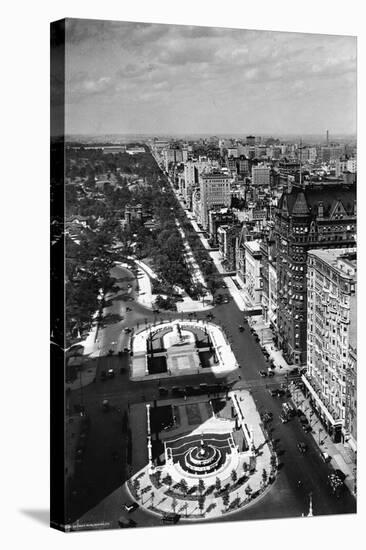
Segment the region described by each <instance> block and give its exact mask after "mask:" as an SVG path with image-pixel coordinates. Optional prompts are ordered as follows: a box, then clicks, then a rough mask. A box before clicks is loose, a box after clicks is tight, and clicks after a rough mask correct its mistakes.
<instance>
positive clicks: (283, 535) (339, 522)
mask: <svg viewBox="0 0 366 550" xmlns="http://www.w3.org/2000/svg"><path fill="white" fill-rule="evenodd" d="M361 6H362V2H361V1H353V0H348V1H347V2H343V1H342V2H340V1H338V0H337V1H334V0H333V1H330V0H329V1H328V0H327V1H325V0H317V1H315V0H314V1H313V0H305V1H304V2H294V1H284V0H278V1H271V0H259V1H258V2H254V0H253V1H252V2H244V1H234V0H233V1H231V0H225V1H216V0H215V1H214V2H212V1H211V2H209V1H207V2H203V1H201V2H199V1H197V0H196V1H194V0H185V1H183V0H181V1H178V2H177V1H171V0H170V1H169V0H166V1H163V0H161V1H159V0H151V1H150V2H149V0H144V1H142V0H139V1H138V2H131V1H130V2H117V1H114V2H113V1H109V0H98V1H96V0H87V1H79V2H76V1H75V0H73V1H69V0H63V1H62V2H54V1H53V2H41V1H31V2H26V1H24V2H16V1H13V2H10V3H9V2H8V3H6V4H3V5H2V10H1V23H2V25H1V32H0V36H1V41H2V45H1V50H0V51H1V56H2V64H1V73H2V74H1V76H2V79H1V88H0V89H1V93H2V100H1V107H2V108H3V109H2V111H3V114H2V117H1V122H2V128H1V132H0V135H1V138H2V147H1V153H2V155H1V171H0V178H1V184H0V185H1V195H0V197H1V203H0V204H1V215H0V220H1V237H2V239H1V243H2V245H1V271H0V272H1V277H2V283H1V297H2V300H1V306H2V315H1V321H2V322H1V327H2V328H1V332H0V338H1V350H2V356H1V374H2V376H1V382H0V383H1V390H0V391H1V399H0V403H1V421H2V422H1V433H0V437H1V440H0V448H1V453H0V457H1V458H0V460H1V464H0V472H1V484H0V506H1V516H0V522H1V529H0V540H1V541H2V542H1V546H2V548H6V549H8V548H21V549H22V548H27V547H37V548H38V549H43V548H50V547H52V548H53V549H56V548H57V549H58V548H62V547H64V546H65V545H66V544H67V545H68V547H69V548H80V546H81V545H82V546H84V545H85V546H86V545H87V546H88V547H89V548H92V549H94V548H100V547H101V546H102V545H103V546H104V545H105V546H108V547H110V548H111V547H113V548H114V547H115V546H116V545H117V544H120V545H121V546H122V545H123V546H124V545H130V546H131V545H133V546H134V547H135V548H139V547H140V546H142V545H143V544H144V545H145V546H146V547H148V548H149V549H150V548H155V547H158V546H165V545H167V546H169V547H171V548H174V549H175V548H179V549H180V548H186V547H187V546H188V545H194V547H197V546H198V547H199V548H204V549H205V548H206V547H207V546H209V547H210V546H211V545H212V544H213V545H214V547H216V546H219V545H220V546H221V545H226V546H227V547H229V545H230V546H233V547H239V548H242V549H245V548H248V547H250V548H254V549H257V548H265V547H267V546H269V547H270V548H282V549H283V548H293V547H296V548H314V549H318V548H319V549H323V548H324V549H325V548H327V549H328V548H330V547H331V546H332V545H336V547H337V548H340V547H343V548H345V547H346V546H348V545H352V547H353V548H360V547H361V546H362V547H365V546H364V541H363V540H362V538H361V537H362V534H363V533H364V535H363V537H364V538H365V534H366V528H365V526H363V529H362V522H363V521H365V519H366V517H365V497H364V495H362V494H360V495H359V499H358V507H359V513H358V515H357V516H352V517H340V516H338V517H337V516H335V517H328V518H316V517H314V518H312V519H293V520H276V521H255V522H241V523H231V524H230V523H224V524H223V523H222V524H220V523H218V524H214V525H213V524H210V526H204V525H200V526H193V527H176V528H173V529H168V528H155V529H138V530H125V531H107V532H106V531H105V532H91V533H78V534H69V535H65V534H62V533H59V532H57V531H55V530H51V529H49V528H48V506H49V504H48V503H49V458H48V456H49V435H48V432H49V397H48V396H49V359H48V353H49V352H48V334H49V322H48V317H49V253H48V239H49V227H48V226H49V218H48V216H49V204H48V203H49V23H50V22H51V21H52V20H56V19H61V18H63V17H84V18H95V19H98V18H99V19H117V20H126V21H152V22H161V23H182V24H199V25H207V26H227V27H241V28H249V29H250V28H254V29H269V30H282V31H301V32H318V33H328V34H352V35H357V36H358V37H359V39H358V46H359V91H358V97H359V136H358V137H359V142H358V150H359V153H360V155H359V156H360V157H361V156H362V155H363V154H364V150H365V147H364V145H365V142H364V127H365V126H364V123H361V121H363V120H365V119H364V115H365V109H364V107H363V105H364V103H365V97H366V96H365V86H364V83H365V82H364V74H365V71H364V69H363V70H361V69H362V65H363V66H364V65H365V55H364V53H365V50H364V42H365V31H364V29H363V26H364V25H365V23H364V21H365V18H364V17H363V14H362V8H361ZM4 121H5V127H3V123H4ZM359 160H360V163H359V172H358V188H359V197H358V212H359V216H358V222H359V227H360V229H359V233H358V242H359V245H360V244H361V246H360V247H359V268H361V264H362V265H363V262H361V261H360V259H361V260H363V249H364V247H363V246H362V239H363V238H364V227H365V226H364V223H363V218H364V217H365V216H364V210H365V200H364V199H365V193H364V190H363V189H364V187H365V185H366V182H365V181H363V180H364V169H363V167H364V162H361V161H362V160H363V159H361V158H360V159H359ZM359 271H360V276H359V281H360V283H361V285H360V286H362V285H364V284H365V283H364V282H363V280H364V277H362V274H363V269H362V270H361V269H359ZM359 296H360V297H359V362H358V365H359V367H358V372H359V400H358V404H359V411H358V418H359V449H360V451H359V479H360V483H359V492H360V493H361V492H362V491H364V490H365V483H364V479H365V475H364V465H365V461H364V457H365V454H364V452H363V450H364V438H362V435H363V434H362V432H365V428H364V424H363V422H362V421H361V419H362V418H366V416H365V407H364V406H363V401H365V398H363V399H362V397H360V396H363V395H365V394H364V391H366V390H365V387H364V383H363V381H364V379H365V376H364V375H363V373H362V371H363V370H364V367H365V364H364V361H363V358H364V353H363V350H362V349H361V347H362V339H363V336H364V335H363V328H364V326H365V323H363V310H362V304H363V303H364V300H363V297H364V291H362V289H360V293H359ZM60 437H61V434H60ZM112 545H113V546H112ZM131 547H132V546H131Z"/></svg>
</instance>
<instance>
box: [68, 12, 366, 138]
mask: <svg viewBox="0 0 366 550" xmlns="http://www.w3.org/2000/svg"><path fill="white" fill-rule="evenodd" d="M66 74H67V101H68V103H69V104H70V105H71V104H74V103H77V104H78V108H79V111H80V113H81V106H83V107H82V108H83V110H85V113H89V116H87V115H86V114H85V115H84V117H83V120H84V121H88V120H90V119H91V117H92V118H93V117H94V118H95V119H98V117H100V121H99V122H98V124H97V126H98V128H99V127H100V126H102V125H103V124H106V122H105V121H106V120H107V119H106V116H105V112H104V111H103V112H104V114H103V116H104V118H103V119H102V118H101V117H102V114H101V109H99V108H98V106H99V105H103V109H107V110H108V112H110V113H111V114H110V115H109V116H110V119H111V120H112V122H111V123H108V124H114V123H116V122H115V120H116V117H113V113H116V112H121V109H122V111H123V112H124V113H125V115H124V116H127V115H126V113H127V111H131V112H133V113H134V116H133V121H134V122H135V123H136V124H137V126H143V124H144V123H145V122H144V121H147V120H152V118H151V117H147V112H148V109H149V108H150V109H151V108H152V106H153V109H154V120H159V119H162V120H164V121H165V122H164V123H165V124H168V121H169V118H170V120H171V121H172V124H173V121H174V124H175V123H176V124H178V122H177V121H179V120H180V118H182V117H183V118H185V119H186V122H187V124H188V121H191V123H192V124H197V123H198V120H199V121H200V123H201V124H202V125H204V124H205V123H204V121H205V120H206V121H207V127H209V126H211V124H212V120H217V123H218V124H219V123H220V124H221V123H224V121H225V120H227V121H229V123H230V125H234V122H233V121H234V120H235V117H236V115H238V116H239V117H240V116H243V120H244V121H247V120H252V121H253V122H252V126H251V127H252V128H253V130H254V128H255V120H256V117H258V120H259V116H260V115H259V110H262V111H263V109H264V105H265V106H266V107H265V108H266V109H269V107H270V104H273V105H276V109H277V111H278V110H280V111H281V112H285V111H286V110H288V111H289V112H292V106H293V105H294V104H295V103H296V102H298V101H302V102H303V107H302V108H303V110H304V112H305V111H306V110H307V109H308V110H309V112H313V111H314V108H313V106H311V105H310V98H311V101H313V102H314V101H318V100H319V101H323V99H319V98H324V97H326V96H327V94H331V96H332V102H331V105H330V106H329V108H328V107H327V105H326V104H324V105H323V109H325V111H326V112H325V115H326V116H328V118H329V120H330V122H331V121H332V120H333V119H334V120H335V119H336V118H337V117H339V115H338V112H339V113H341V112H342V109H343V106H342V102H343V103H344V101H345V95H346V94H347V93H348V94H349V97H350V98H351V99H350V101H349V102H348V104H349V105H352V101H353V96H354V94H353V95H351V89H352V86H354V84H355V79H356V41H355V39H354V38H353V37H343V36H326V35H310V34H297V33H277V32H271V31H268V32H267V31H246V30H242V29H221V28H211V27H192V26H177V25H157V24H145V23H128V22H110V21H90V20H86V21H85V20H68V21H67V47H66ZM337 102H338V108H337V109H336V107H335V106H336V105H337ZM243 103H245V109H246V110H245V113H244V111H243V109H242V105H243ZM121 106H122V107H123V108H122V107H121ZM218 106H219V107H218ZM218 108H219V109H223V110H224V119H223V122H222V121H221V122H219V118H218ZM145 109H146V111H145ZM271 109H272V107H271ZM354 110H355V105H354ZM194 111H196V113H198V112H199V113H200V116H199V117H198V115H197V116H196V117H195V119H194V117H193V116H192V113H193V112H194ZM335 111H336V112H335ZM274 113H275V111H273V109H272V110H271V113H270V115H268V116H269V117H274V118H276V117H275V114H274ZM325 115H324V116H325ZM73 116H76V115H75V112H74V114H73ZM80 116H81V115H80ZM220 116H221V115H220ZM143 117H145V118H143ZM225 117H226V118H225ZM348 118H350V117H348ZM131 120H132V119H131ZM220 120H221V119H220ZM131 124H132V122H131ZM151 124H152V122H151ZM157 129H160V127H157Z"/></svg>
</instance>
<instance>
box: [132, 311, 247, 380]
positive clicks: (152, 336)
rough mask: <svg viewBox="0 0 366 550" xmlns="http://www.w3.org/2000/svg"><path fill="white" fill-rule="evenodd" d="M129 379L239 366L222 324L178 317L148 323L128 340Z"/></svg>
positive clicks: (229, 369) (217, 372)
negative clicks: (166, 320) (129, 343)
mask: <svg viewBox="0 0 366 550" xmlns="http://www.w3.org/2000/svg"><path fill="white" fill-rule="evenodd" d="M131 352H132V358H131V369H130V377H131V380H143V379H146V378H157V379H160V378H164V377H169V376H183V375H188V374H200V373H202V372H208V371H210V372H213V373H215V374H216V375H220V374H224V373H227V372H230V371H233V370H235V369H237V368H238V364H237V361H236V359H235V356H234V354H233V352H232V351H231V348H230V345H229V343H228V341H227V339H226V337H225V335H224V333H223V332H222V330H221V328H220V327H218V326H217V325H215V324H213V323H209V322H205V321H203V320H201V321H189V320H185V321H184V322H181V321H179V320H175V321H171V322H170V321H169V322H164V323H158V324H154V325H152V326H151V325H150V326H148V327H147V328H144V329H142V330H140V331H138V332H135V333H134V336H133V338H132V341H131Z"/></svg>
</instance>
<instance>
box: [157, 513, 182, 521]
mask: <svg viewBox="0 0 366 550" xmlns="http://www.w3.org/2000/svg"><path fill="white" fill-rule="evenodd" d="M179 520H180V515H179V514H164V515H163V517H162V518H161V521H162V522H163V523H178V521H179Z"/></svg>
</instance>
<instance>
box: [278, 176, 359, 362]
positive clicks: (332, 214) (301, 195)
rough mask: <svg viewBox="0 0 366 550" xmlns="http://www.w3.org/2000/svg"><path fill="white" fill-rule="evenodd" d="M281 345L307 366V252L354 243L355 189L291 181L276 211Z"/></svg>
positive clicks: (289, 357)
mask: <svg viewBox="0 0 366 550" xmlns="http://www.w3.org/2000/svg"><path fill="white" fill-rule="evenodd" d="M275 236H276V246H277V262H276V267H277V288H278V313H277V331H278V343H279V345H280V347H281V348H282V349H283V353H284V356H285V358H286V359H287V361H288V362H289V363H290V364H291V363H292V364H298V365H305V364H306V349H307V340H306V322H307V317H306V271H307V251H308V250H309V249H317V248H337V247H339V246H342V247H343V248H346V247H347V248H348V247H353V246H355V236H356V187H355V185H343V184H342V183H337V184H334V183H329V184H325V183H324V184H322V185H317V184H313V185H309V186H307V187H299V186H295V185H293V186H292V185H289V186H288V188H287V190H286V191H284V192H283V194H282V196H281V198H280V200H279V203H278V208H277V210H276V216H275Z"/></svg>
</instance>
